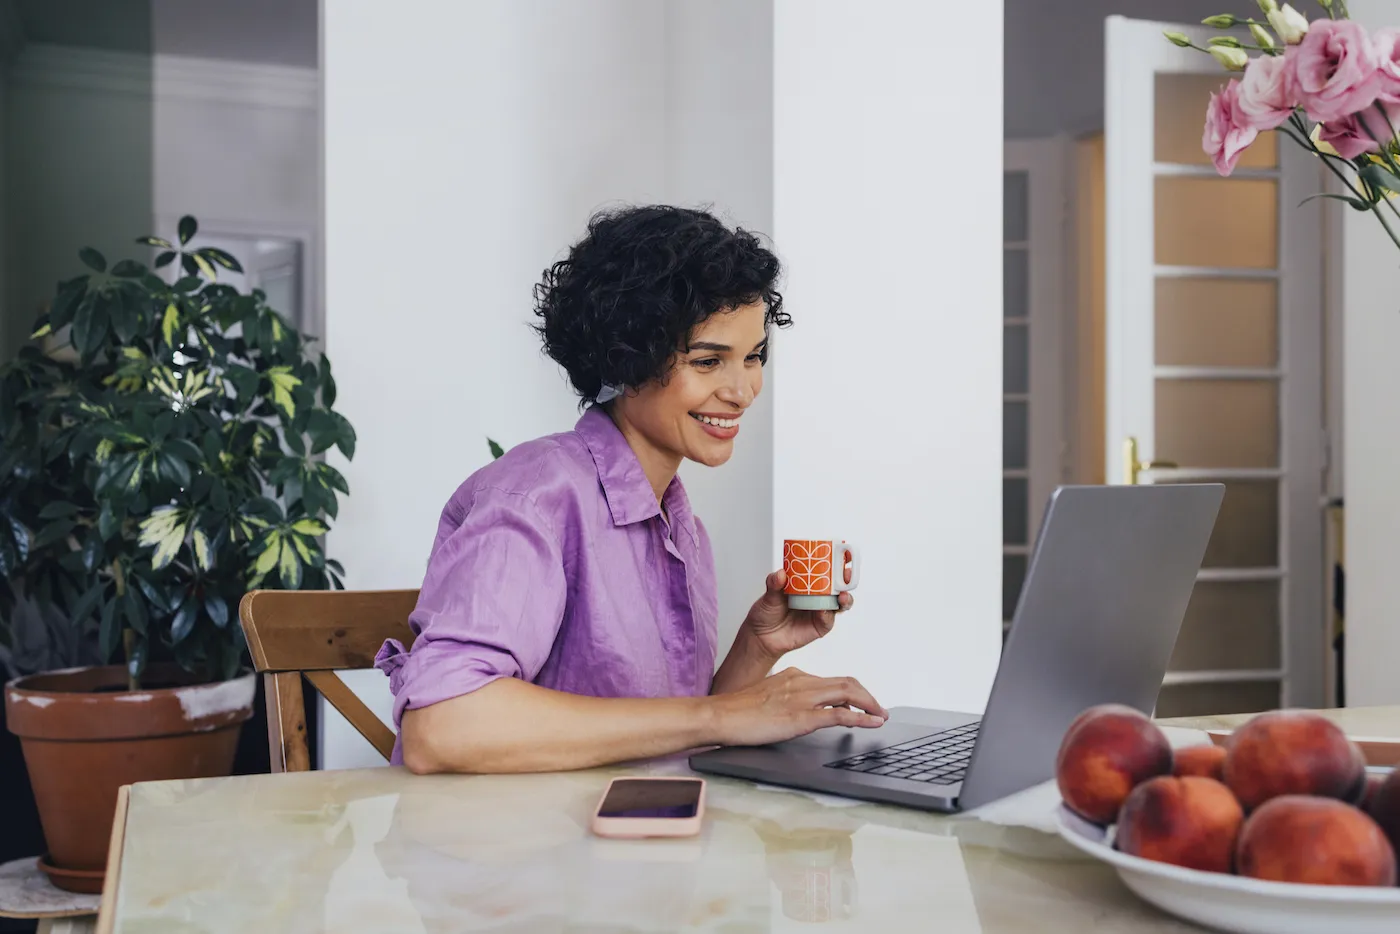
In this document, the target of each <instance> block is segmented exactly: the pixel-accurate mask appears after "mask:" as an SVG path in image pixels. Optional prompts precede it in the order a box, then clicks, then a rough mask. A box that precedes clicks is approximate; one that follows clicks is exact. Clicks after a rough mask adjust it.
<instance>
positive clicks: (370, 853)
mask: <svg viewBox="0 0 1400 934" xmlns="http://www.w3.org/2000/svg"><path fill="white" fill-rule="evenodd" d="M1331 715H1333V716H1335V718H1336V719H1337V720H1338V722H1339V723H1341V724H1342V725H1343V726H1344V727H1345V728H1346V729H1347V730H1348V731H1349V732H1351V733H1353V734H1357V735H1366V736H1396V737H1400V707H1392V708H1371V709H1352V710H1347V711H1336V712H1332V714H1331ZM1240 719H1243V718H1229V717H1225V718H1205V719H1200V720H1187V721H1181V720H1178V721H1167V722H1169V723H1172V724H1174V725H1177V726H1182V727H1188V728H1194V729H1204V728H1210V727H1216V726H1231V725H1234V724H1235V723H1237V722H1238V721H1239V720H1240ZM683 769H684V765H683V761H678V760H663V761H660V762H655V763H649V764H646V765H642V766H634V767H629V768H626V769H597V770H591V771H584V772H571V773H555V774H545V775H523V776H522V775H508V776H413V775H411V774H409V773H407V772H406V771H404V770H402V769H397V768H377V769H361V770H347V771H338V772H304V773H296V774H287V775H261V776H243V777H236V778H223V779H203V780H197V781H175V782H154V783H147V784H141V785H136V786H134V787H133V788H132V790H131V801H130V807H129V810H128V812H127V814H128V816H127V828H126V839H125V847H124V851H123V856H122V869H121V875H120V886H119V890H118V898H117V908H116V913H115V915H116V916H115V931H116V932H117V934H169V932H176V931H180V932H187V931H188V932H201V934H223V932H233V931H238V932H244V931H258V932H266V934H271V932H281V931H289V932H290V931H296V932H319V931H325V932H337V934H359V932H364V934H400V932H402V934H438V932H442V934H446V932H457V931H477V930H481V931H512V932H514V931H519V932H532V934H533V932H564V931H577V932H584V931H588V932H603V931H607V932H613V931H619V932H621V931H627V932H651V931H715V932H720V931H723V932H730V934H742V932H780V931H796V930H804V931H805V930H809V929H811V927H812V925H813V923H823V924H824V925H825V927H824V928H823V929H824V930H825V929H830V930H833V931H879V932H891V931H913V930H930V931H934V930H936V931H939V932H949V934H961V932H985V934H1003V932H1005V934H1011V932H1016V934H1021V932H1025V931H1036V932H1044V934H1053V932H1074V934H1083V932H1086V931H1094V932H1097V934H1116V932H1133V934H1166V932H1184V931H1198V930H1199V929H1198V928H1196V927H1194V926H1192V925H1189V924H1186V923H1185V922H1181V921H1176V920H1174V919H1172V918H1170V917H1168V916H1166V915H1164V914H1162V913H1161V912H1159V911H1157V910H1156V909H1155V908H1152V907H1151V906H1149V905H1147V904H1145V903H1143V902H1141V901H1139V900H1138V899H1137V898H1136V897H1135V896H1133V895H1132V894H1131V893H1130V892H1129V891H1128V890H1127V889H1126V888H1125V887H1124V886H1123V885H1122V884H1121V883H1120V882H1119V880H1118V878H1117V876H1116V875H1115V874H1114V873H1113V872H1112V871H1111V870H1110V869H1108V868H1106V867H1104V866H1102V865H1100V864H1098V863H1095V862H1090V861H1086V860H1085V859H1084V858H1082V857H1081V856H1080V855H1079V854H1078V853H1077V852H1076V851H1074V850H1072V849H1071V848H1069V846H1068V845H1066V844H1064V843H1063V842H1062V841H1061V840H1060V839H1059V838H1058V837H1056V836H1053V835H1051V834H1048V833H1044V832H1042V831H1041V830H1037V829H1031V828H1030V827H1028V826H1009V825H1007V824H1006V823H999V822H995V821H993V820H991V819H987V818H985V817H983V816H979V815H960V816H945V815H937V814H930V813H924V812H919V811H914V810H908V809H902V808H895V807H887V806H883V805H874V804H863V803H856V802H850V801H845V800H843V799H835V798H828V797H825V796H817V795H809V794H805V793H802V792H794V791H787V790H781V789H775V788H771V787H765V786H757V785H754V784H752V783H749V782H744V781H731V780H725V779H715V778H711V779H709V798H708V811H707V820H706V826H705V828H704V831H703V833H702V835H701V836H700V837H698V838H693V839H689V840H680V841H655V840H652V841H627V842H624V841H606V840H601V839H598V838H595V837H593V836H592V835H591V834H590V833H589V832H588V830H587V826H588V819H589V816H590V814H591V811H592V809H593V807H594V806H595V805H596V803H597V799H598V796H599V795H600V794H601V791H602V788H603V787H604V785H605V784H606V780H607V779H608V778H609V777H610V776H612V775H615V774H625V773H626V774H638V773H643V772H649V771H650V772H658V773H669V774H674V773H675V772H676V771H678V770H683Z"/></svg>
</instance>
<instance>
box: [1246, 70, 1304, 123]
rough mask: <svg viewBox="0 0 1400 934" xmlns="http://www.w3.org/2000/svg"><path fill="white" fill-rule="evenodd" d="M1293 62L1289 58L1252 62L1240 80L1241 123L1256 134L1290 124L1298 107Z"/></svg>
mask: <svg viewBox="0 0 1400 934" xmlns="http://www.w3.org/2000/svg"><path fill="white" fill-rule="evenodd" d="M1291 51H1292V50H1290V53H1291ZM1293 58H1294V56H1293V55H1292V54H1289V55H1286V56H1284V55H1260V56H1259V57H1258V58H1253V59H1250V62H1249V66H1248V67H1247V68H1245V70H1244V77H1243V78H1241V79H1240V95H1239V120H1240V122H1241V123H1243V124H1244V125H1245V126H1249V127H1252V128H1254V129H1256V130H1272V129H1273V128H1274V127H1276V126H1278V125H1279V124H1281V123H1286V122H1287V121H1288V117H1289V115H1291V114H1292V113H1293V108H1294V107H1297V106H1298V95H1297V91H1296V90H1295V89H1294V87H1293Z"/></svg>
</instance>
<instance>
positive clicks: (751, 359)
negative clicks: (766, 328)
mask: <svg viewBox="0 0 1400 934" xmlns="http://www.w3.org/2000/svg"><path fill="white" fill-rule="evenodd" d="M745 362H747V363H762V362H763V354H761V353H751V354H749V355H748V357H746V358H745Z"/></svg>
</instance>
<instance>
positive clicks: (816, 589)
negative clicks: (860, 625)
mask: <svg viewBox="0 0 1400 934" xmlns="http://www.w3.org/2000/svg"><path fill="white" fill-rule="evenodd" d="M848 561H849V562H850V565H851V582H850V583H849V584H848V583H846V575H845V573H844V571H845V568H846V564H847V562H848ZM783 570H784V571H786V572H787V586H786V587H784V588H783V592H784V593H785V594H787V598H788V606H789V607H791V608H792V609H794V610H834V609H837V608H838V607H839V606H840V603H839V602H838V597H839V596H840V594H842V593H843V592H845V591H847V590H855V589H856V584H858V583H860V549H859V548H857V547H856V546H855V545H852V544H850V543H848V542H837V541H820V540H818V541H813V540H812V539H806V538H789V539H785V540H784V541H783Z"/></svg>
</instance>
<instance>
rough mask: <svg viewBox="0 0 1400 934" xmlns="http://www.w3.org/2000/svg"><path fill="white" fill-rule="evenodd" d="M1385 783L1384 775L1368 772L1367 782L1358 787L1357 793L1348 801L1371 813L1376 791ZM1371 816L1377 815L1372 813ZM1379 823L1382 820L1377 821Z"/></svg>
mask: <svg viewBox="0 0 1400 934" xmlns="http://www.w3.org/2000/svg"><path fill="white" fill-rule="evenodd" d="M1384 784H1385V776H1384V775H1371V774H1370V773H1367V775H1366V782H1365V784H1363V785H1362V786H1361V787H1360V788H1359V789H1357V793H1356V794H1355V795H1353V796H1352V798H1351V799H1350V800H1349V801H1348V802H1347V803H1349V804H1354V805H1356V806H1357V807H1359V808H1360V809H1361V810H1363V811H1365V812H1366V813H1367V814H1371V804H1372V802H1374V801H1375V800H1376V792H1378V791H1380V790H1381V786H1382V785H1384ZM1371 816H1372V817H1375V816H1376V815H1374V814H1371ZM1377 823H1380V822H1379V821H1377ZM1382 826H1384V825H1382Z"/></svg>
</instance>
